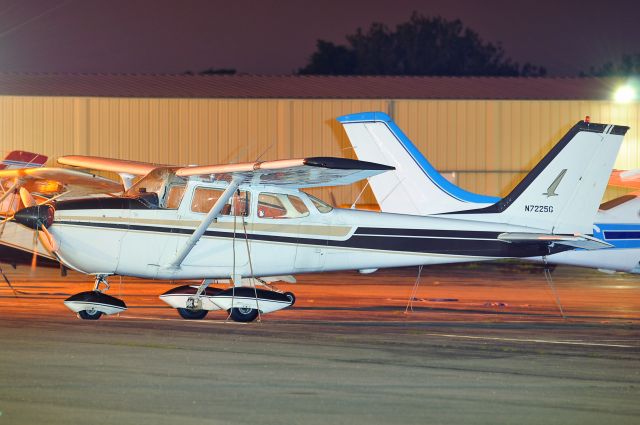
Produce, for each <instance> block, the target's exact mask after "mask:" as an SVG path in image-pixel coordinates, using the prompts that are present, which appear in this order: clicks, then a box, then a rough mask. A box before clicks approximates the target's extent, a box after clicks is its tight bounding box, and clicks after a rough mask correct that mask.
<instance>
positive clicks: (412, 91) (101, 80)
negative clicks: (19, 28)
mask: <svg viewBox="0 0 640 425" xmlns="http://www.w3.org/2000/svg"><path fill="white" fill-rule="evenodd" d="M618 83H619V80H616V79H612V78H518V77H404V76H401V77H398V76H297V75H243V74H238V75H179V74H14V73H0V95H17V96H81V97H138V98H140V97H141V98H227V99H228V98H254V99H256V98H257V99H259V98H264V99H283V98H284V99H523V100H526V99H531V100H563V99H566V100H609V99H610V98H611V93H612V91H613V90H614V88H615V87H616V86H617V85H618Z"/></svg>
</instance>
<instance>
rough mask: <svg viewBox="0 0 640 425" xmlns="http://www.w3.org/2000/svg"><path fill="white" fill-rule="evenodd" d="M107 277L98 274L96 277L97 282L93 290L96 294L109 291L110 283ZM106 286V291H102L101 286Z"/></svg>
mask: <svg viewBox="0 0 640 425" xmlns="http://www.w3.org/2000/svg"><path fill="white" fill-rule="evenodd" d="M107 276H109V275H106V274H97V275H96V282H95V284H94V285H93V290H94V291H96V292H106V291H108V290H109V282H107ZM101 284H102V285H104V289H103V290H100V285H101Z"/></svg>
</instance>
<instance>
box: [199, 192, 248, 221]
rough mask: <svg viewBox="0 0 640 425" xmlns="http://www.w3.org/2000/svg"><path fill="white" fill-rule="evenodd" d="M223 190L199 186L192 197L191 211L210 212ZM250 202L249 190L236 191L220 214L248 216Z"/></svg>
mask: <svg viewBox="0 0 640 425" xmlns="http://www.w3.org/2000/svg"><path fill="white" fill-rule="evenodd" d="M223 192H224V191H223V190H221V189H210V188H206V187H197V188H196V190H195V191H194V192H193V198H192V199H191V211H193V212H197V213H208V212H209V211H210V210H211V208H212V207H213V205H214V204H215V203H216V201H217V200H218V199H219V198H220V196H222V193H223ZM250 203H251V202H250V193H249V192H246V191H240V194H238V192H236V193H235V194H234V195H233V196H232V197H231V199H229V200H228V201H227V203H226V205H225V206H224V207H222V212H221V214H220V215H231V216H233V215H236V216H247V215H249V205H250Z"/></svg>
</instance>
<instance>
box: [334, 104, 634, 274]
mask: <svg viewBox="0 0 640 425" xmlns="http://www.w3.org/2000/svg"><path fill="white" fill-rule="evenodd" d="M338 121H339V122H340V123H342V124H343V126H344V129H345V131H346V132H347V135H348V137H349V139H350V141H351V144H352V145H353V148H354V150H355V152H356V155H357V156H358V158H360V159H361V160H364V161H374V162H380V163H384V164H390V165H393V166H394V167H395V168H396V170H395V171H392V172H389V173H385V174H383V175H379V176H374V177H372V178H370V179H369V184H370V186H371V190H372V191H373V193H374V195H375V197H376V200H377V201H378V204H379V205H380V210H381V211H383V212H392V213H398V214H415V215H427V214H440V213H445V212H452V211H460V210H468V209H472V208H474V209H475V208H484V207H489V206H490V205H492V204H495V203H496V202H499V201H500V198H496V197H491V196H485V195H479V194H475V193H471V192H467V191H466V190H464V189H462V188H460V187H458V186H456V185H455V184H453V183H451V182H450V181H448V180H447V179H445V178H444V176H442V175H441V174H440V173H439V172H438V171H436V169H435V168H434V167H433V166H432V165H431V164H430V163H429V161H427V159H426V158H425V157H424V156H423V155H422V153H420V151H419V150H418V149H417V148H416V147H415V145H414V144H413V143H411V140H409V138H408V137H407V136H406V135H405V134H404V133H403V132H402V130H401V129H400V128H399V127H398V126H397V124H396V123H395V122H394V121H393V120H392V119H391V117H389V116H388V115H387V114H385V113H383V112H363V113H358V114H352V115H345V116H342V117H339V118H338ZM637 177H638V176H637V175H633V173H630V172H623V173H620V172H617V171H616V172H614V173H613V174H612V176H611V179H610V184H614V185H616V186H625V187H633V188H636V189H637V188H638V183H637V181H634V179H635V180H637ZM564 178H566V177H565V175H564V174H562V173H560V174H558V176H557V177H556V179H555V180H554V181H553V182H550V185H549V187H548V188H546V189H545V191H544V195H545V196H546V197H547V198H553V197H555V196H559V193H560V192H559V188H561V186H560V184H562V181H563V179H564ZM509 196H512V195H509ZM505 199H507V198H505ZM534 208H535V206H534ZM639 212H640V199H639V198H638V196H637V194H629V195H625V196H622V197H620V198H617V199H614V200H612V201H609V202H606V203H604V204H602V205H601V206H600V210H599V211H598V213H597V215H596V216H595V218H594V224H593V230H592V232H589V233H593V236H594V237H596V238H597V239H599V240H601V241H603V242H606V243H608V244H610V245H612V247H611V248H609V249H607V250H606V251H600V252H596V251H590V250H572V251H565V252H561V253H556V254H553V255H549V256H547V257H546V258H545V259H544V261H548V262H549V263H551V264H566V265H573V266H582V267H591V268H597V269H600V270H602V271H607V272H608V271H622V272H628V273H640V262H639V261H640V219H639V218H638V214H639ZM532 260H534V261H543V259H542V258H533V259H532Z"/></svg>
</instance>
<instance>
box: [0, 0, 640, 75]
mask: <svg viewBox="0 0 640 425" xmlns="http://www.w3.org/2000/svg"><path fill="white" fill-rule="evenodd" d="M413 10H417V11H419V12H422V13H423V14H425V15H441V16H443V17H445V18H449V19H453V18H460V19H462V21H463V22H464V23H465V24H466V25H467V26H469V27H471V28H472V29H474V30H476V31H477V32H479V33H480V35H481V36H482V37H483V39H485V40H488V41H492V42H498V41H500V42H502V45H503V47H504V48H505V50H506V51H507V54H508V55H509V56H511V57H512V58H513V59H515V60H517V61H520V62H524V61H530V62H532V63H535V64H537V65H543V66H545V67H547V69H548V71H549V74H550V75H554V76H555V75H576V74H577V73H579V72H580V71H581V70H588V68H589V66H591V65H599V64H601V63H603V62H604V61H606V60H612V59H617V58H619V57H620V55H621V54H622V53H640V1H633V0H618V1H612V0H608V1H592V0H582V1H574V0H570V1H563V0H556V1H547V0H545V1H515V0H514V1H504V0H484V1H480V0H423V1H418V0H393V1H382V0H366V1H360V0H358V1H349V0H342V1H334V0H325V1H322V0H316V1H304V0H281V1H276V0H254V1H248V0H235V1H231V0H228V1H217V0H211V1H196V0H180V1H179V0H173V1H170V0H157V1H150V0H66V1H64V0H0V72H8V71H9V72H96V73H99V72H124V73H181V72H183V71H186V70H195V71H198V70H202V69H206V68H209V67H216V68H221V67H230V68H236V69H237V70H238V71H239V72H247V73H256V74H288V73H291V72H292V71H293V70H295V69H297V68H299V67H301V66H303V65H305V63H306V62H307V59H308V57H309V55H310V54H311V53H312V52H313V51H314V49H315V41H316V40H317V39H318V38H322V39H325V40H330V41H333V42H339V43H342V42H344V36H345V35H346V34H351V33H353V32H354V31H355V29H356V28H357V27H364V28H367V27H368V26H369V25H370V24H371V23H372V22H384V23H386V24H388V25H390V26H392V27H393V26H395V25H396V24H397V23H399V22H403V21H406V20H407V19H408V18H409V16H410V14H411V12H412V11H413Z"/></svg>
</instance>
